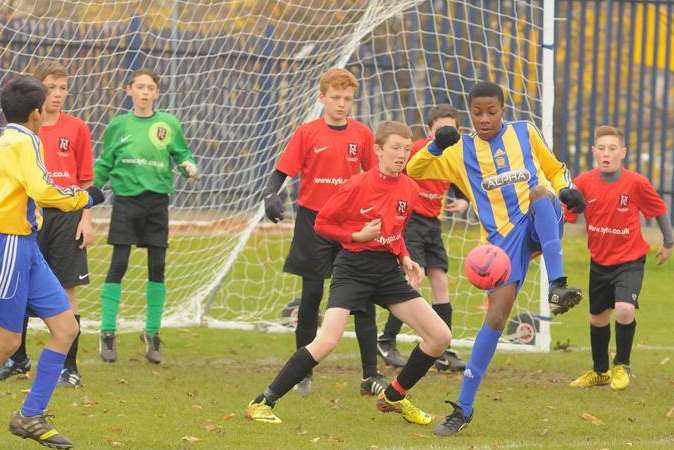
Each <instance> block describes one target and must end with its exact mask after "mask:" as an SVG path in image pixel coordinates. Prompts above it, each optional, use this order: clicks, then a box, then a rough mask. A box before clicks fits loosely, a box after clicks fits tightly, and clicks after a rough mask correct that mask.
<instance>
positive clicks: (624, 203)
mask: <svg viewBox="0 0 674 450" xmlns="http://www.w3.org/2000/svg"><path fill="white" fill-rule="evenodd" d="M629 204H630V196H629V195H627V194H620V197H619V199H618V211H620V212H625V211H627V210H628V209H629Z"/></svg>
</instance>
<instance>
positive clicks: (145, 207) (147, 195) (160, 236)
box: [108, 192, 169, 248]
mask: <svg viewBox="0 0 674 450" xmlns="http://www.w3.org/2000/svg"><path fill="white" fill-rule="evenodd" d="M168 205H169V196H168V194H157V193H156V192H143V193H141V194H139V195H135V196H133V197H124V196H121V195H115V198H114V201H113V203H112V216H111V217H110V231H108V244H111V245H136V246H138V247H149V246H152V247H164V248H166V247H168V231H169V216H168Z"/></svg>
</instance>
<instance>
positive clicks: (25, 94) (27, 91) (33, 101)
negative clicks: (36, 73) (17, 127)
mask: <svg viewBox="0 0 674 450" xmlns="http://www.w3.org/2000/svg"><path fill="white" fill-rule="evenodd" d="M46 98H47V92H46V91H45V89H44V86H43V85H42V83H41V82H40V81H38V80H37V79H36V78H35V77H28V76H22V77H19V78H15V79H13V80H12V81H10V82H9V83H7V85H6V86H5V87H4V88H3V90H2V92H1V93H0V107H2V112H3V114H4V115H5V119H7V122H12V123H26V122H28V117H29V116H30V113H31V112H33V111H35V110H36V109H40V110H41V109H42V105H43V104H44V101H45V99H46Z"/></svg>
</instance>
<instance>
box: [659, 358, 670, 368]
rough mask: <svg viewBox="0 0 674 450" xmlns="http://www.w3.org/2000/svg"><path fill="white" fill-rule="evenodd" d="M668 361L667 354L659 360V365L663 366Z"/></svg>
mask: <svg viewBox="0 0 674 450" xmlns="http://www.w3.org/2000/svg"><path fill="white" fill-rule="evenodd" d="M668 362H669V356H667V357H666V358H664V359H663V360H662V361H660V365H662V366H664V365H665V364H667V363H668Z"/></svg>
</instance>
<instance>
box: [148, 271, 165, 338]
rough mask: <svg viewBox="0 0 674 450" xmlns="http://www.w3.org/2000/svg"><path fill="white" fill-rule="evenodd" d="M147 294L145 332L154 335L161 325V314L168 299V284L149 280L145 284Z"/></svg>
mask: <svg viewBox="0 0 674 450" xmlns="http://www.w3.org/2000/svg"><path fill="white" fill-rule="evenodd" d="M145 292H146V295H147V310H146V316H145V332H146V333H147V334H149V335H150V336H154V335H155V334H157V333H158V332H159V328H160V327H161V316H162V313H163V312H164V302H165V301H166V285H165V284H164V283H157V282H154V281H148V282H147V284H146V285H145Z"/></svg>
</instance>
